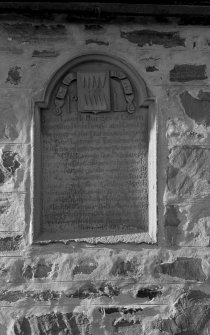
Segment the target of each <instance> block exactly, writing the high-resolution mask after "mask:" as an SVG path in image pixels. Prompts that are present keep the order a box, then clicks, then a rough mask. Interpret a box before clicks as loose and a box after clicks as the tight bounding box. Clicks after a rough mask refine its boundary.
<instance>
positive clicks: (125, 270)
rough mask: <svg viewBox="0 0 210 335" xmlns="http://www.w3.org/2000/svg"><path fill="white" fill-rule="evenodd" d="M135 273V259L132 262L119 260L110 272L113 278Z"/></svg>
mask: <svg viewBox="0 0 210 335" xmlns="http://www.w3.org/2000/svg"><path fill="white" fill-rule="evenodd" d="M134 273H135V259H133V260H131V261H124V260H123V259H121V258H118V259H117V260H116V261H115V263H114V264H113V267H112V269H111V271H110V274H111V275H113V276H128V275H132V274H134Z"/></svg>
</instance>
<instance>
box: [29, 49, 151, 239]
mask: <svg viewBox="0 0 210 335" xmlns="http://www.w3.org/2000/svg"><path fill="white" fill-rule="evenodd" d="M70 65H71V66H69V68H68V67H67V68H66V69H63V73H61V74H60V76H58V77H59V78H58V79H57V80H56V81H55V82H54V83H53V84H52V82H51V87H52V88H51V89H50V90H48V99H46V100H48V101H47V102H45V103H44V104H43V105H42V106H41V105H40V106H39V108H38V110H39V111H38V113H39V116H40V117H39V123H40V133H41V142H40V146H41V156H40V170H41V173H40V174H39V179H40V190H39V194H40V202H39V206H40V207H41V211H40V213H39V218H38V220H39V221H40V228H39V233H38V234H37V235H39V236H41V239H44V240H45V239H48V238H50V239H52V238H53V239H56V240H59V239H85V240H88V239H92V240H94V241H102V242H103V241H110V242H116V241H119V240H121V241H130V240H133V239H137V240H138V239H139V238H140V240H145V241H149V242H151V241H153V242H154V240H155V239H154V236H153V237H151V236H149V230H150V227H149V226H150V223H149V220H150V218H149V206H150V200H149V197H150V196H149V189H150V187H149V166H150V165H151V164H150V162H149V147H150V141H151V138H150V128H151V118H150V115H149V113H150V112H149V108H148V103H147V99H148V96H147V90H146V87H145V85H144V83H143V81H142V80H141V79H139V78H140V77H139V78H138V76H135V74H133V73H132V71H131V70H130V69H129V68H127V67H126V66H125V65H123V64H122V65H121V64H120V62H118V61H116V60H112V59H111V58H110V57H106V56H102V55H91V56H82V57H80V59H78V60H76V61H75V62H73V63H72V64H70ZM120 65H121V66H120ZM61 72H62V71H61ZM49 92H50V93H49ZM154 171H155V169H154ZM37 192H38V191H37ZM35 207H36V203H35ZM155 224H156V223H155ZM139 234H140V235H139ZM125 236H126V237H125Z"/></svg>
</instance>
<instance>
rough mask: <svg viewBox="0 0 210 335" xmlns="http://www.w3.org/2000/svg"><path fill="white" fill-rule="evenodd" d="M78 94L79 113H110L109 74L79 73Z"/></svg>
mask: <svg viewBox="0 0 210 335" xmlns="http://www.w3.org/2000/svg"><path fill="white" fill-rule="evenodd" d="M77 93H78V111H79V112H92V113H98V112H106V111H110V88H109V72H108V71H106V72H92V73H91V72H84V73H81V72H78V73H77Z"/></svg>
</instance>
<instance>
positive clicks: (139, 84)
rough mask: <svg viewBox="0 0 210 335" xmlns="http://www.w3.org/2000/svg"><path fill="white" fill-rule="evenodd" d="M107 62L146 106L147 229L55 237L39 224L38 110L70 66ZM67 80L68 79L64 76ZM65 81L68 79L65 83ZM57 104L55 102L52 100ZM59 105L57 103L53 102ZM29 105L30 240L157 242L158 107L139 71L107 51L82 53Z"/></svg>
mask: <svg viewBox="0 0 210 335" xmlns="http://www.w3.org/2000/svg"><path fill="white" fill-rule="evenodd" d="M97 61H101V62H106V63H108V64H111V65H116V66H117V67H118V68H120V69H121V70H122V73H124V74H126V78H127V77H128V78H132V85H133V86H134V87H135V89H136V90H137V91H138V97H137V100H138V102H137V103H138V106H140V107H143V106H145V107H148V130H149V144H148V194H149V199H148V202H149V209H148V211H149V213H148V217H149V219H148V231H146V232H140V233H134V234H130V233H129V234H126V233H125V234H123V235H122V234H121V235H114V236H97V237H91V236H90V237H85V238H80V237H79V236H78V237H74V238H72V237H71V236H70V235H68V234H65V236H63V237H58V236H57V234H53V233H43V234H42V233H41V226H42V215H41V212H42V211H41V208H42V185H41V176H42V159H41V153H42V138H41V120H40V116H41V115H40V111H41V110H42V109H47V108H48V107H49V105H50V101H51V96H52V92H53V91H54V90H55V87H56V86H57V85H58V83H59V82H61V80H62V81H65V78H67V76H68V74H69V73H71V70H72V69H73V68H75V67H77V66H79V65H80V64H82V63H84V62H97ZM67 81H68V80H67ZM67 84H68V83H67ZM55 106H56V103H55ZM56 107H59V106H56ZM32 108H33V110H34V118H33V188H32V192H33V194H32V197H33V206H32V225H31V229H30V237H31V241H32V242H34V243H36V242H38V243H40V242H44V243H45V242H49V241H60V240H68V241H71V240H73V241H86V242H88V243H98V242H101V243H117V242H134V243H156V242H157V122H156V118H157V111H156V101H155V99H154V97H152V96H150V95H149V92H148V89H147V87H146V84H145V82H144V80H143V79H142V77H141V76H140V74H139V73H138V72H137V71H136V70H135V69H134V68H133V66H131V65H130V64H127V62H126V61H125V60H123V59H121V58H118V57H113V56H111V55H108V54H100V53H93V54H85V55H81V56H78V57H76V58H73V59H72V60H70V61H69V62H67V63H66V64H64V65H63V66H62V67H61V68H60V69H59V70H58V71H56V73H55V74H54V75H53V76H52V77H51V79H50V80H49V83H48V85H47V88H46V89H43V91H42V92H40V94H39V96H37V95H36V97H34V98H33V102H32Z"/></svg>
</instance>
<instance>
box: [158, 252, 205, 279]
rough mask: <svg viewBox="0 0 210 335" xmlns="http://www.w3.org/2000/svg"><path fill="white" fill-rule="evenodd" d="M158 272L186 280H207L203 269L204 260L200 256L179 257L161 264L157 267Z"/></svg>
mask: <svg viewBox="0 0 210 335" xmlns="http://www.w3.org/2000/svg"><path fill="white" fill-rule="evenodd" d="M158 272H159V273H163V274H166V275H169V276H171V277H178V278H183V279H185V280H196V281H204V280H206V275H205V273H204V272H203V269H202V260H201V259H198V258H187V257H182V258H177V259H176V260H175V261H174V262H172V263H163V264H160V265H159V266H158V267H157V268H156V273H158Z"/></svg>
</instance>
